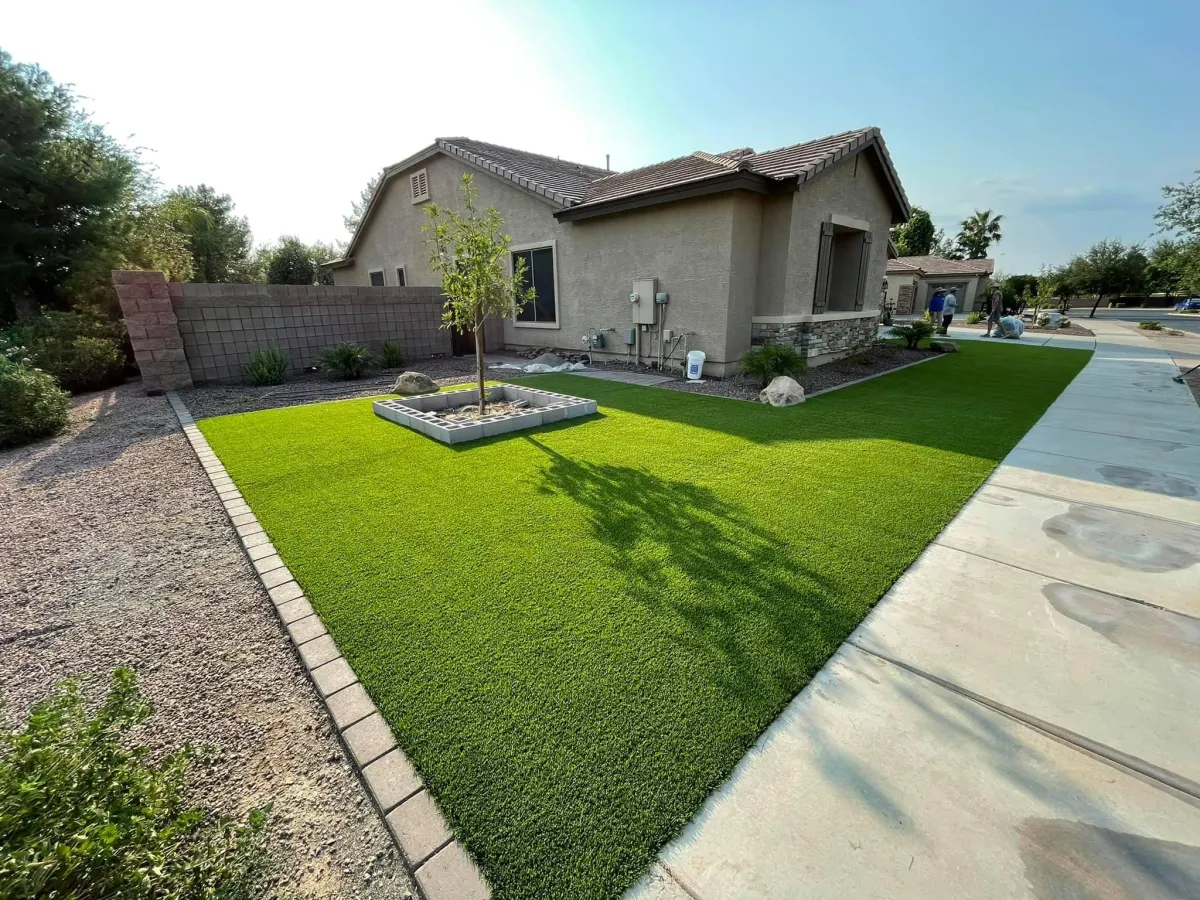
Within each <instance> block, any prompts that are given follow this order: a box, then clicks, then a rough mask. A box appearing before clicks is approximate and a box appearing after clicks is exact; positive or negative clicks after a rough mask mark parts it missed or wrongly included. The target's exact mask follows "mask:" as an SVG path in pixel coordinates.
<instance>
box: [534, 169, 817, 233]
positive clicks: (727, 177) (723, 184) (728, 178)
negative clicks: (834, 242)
mask: <svg viewBox="0 0 1200 900" xmlns="http://www.w3.org/2000/svg"><path fill="white" fill-rule="evenodd" d="M795 188H796V182H795V179H793V178H787V179H776V178H768V177H767V176H765V175H759V174H758V173H757V172H750V171H746V170H734V171H730V172H720V173H718V174H716V175H709V176H706V177H704V178H699V179H693V180H692V181H685V182H683V183H682V184H672V185H667V186H666V187H661V188H657V189H655V190H653V191H645V192H643V193H639V194H630V195H629V196H625V197H614V198H613V199H611V200H601V201H598V202H595V203H582V204H579V205H576V206H569V207H567V208H566V209H562V210H559V211H558V212H556V213H555V214H554V217H555V218H556V219H558V220H559V221H560V222H577V221H579V220H581V219H593V218H596V217H598V216H607V215H612V214H613V213H619V212H627V211H629V210H633V209H644V208H645V207H648V206H659V205H661V204H663V203H674V202H675V201H677V200H689V199H691V198H693V197H705V196H708V195H711V194H720V193H724V192H725V191H736V190H744V191H751V192H753V193H756V194H775V193H786V192H787V191H789V190H795Z"/></svg>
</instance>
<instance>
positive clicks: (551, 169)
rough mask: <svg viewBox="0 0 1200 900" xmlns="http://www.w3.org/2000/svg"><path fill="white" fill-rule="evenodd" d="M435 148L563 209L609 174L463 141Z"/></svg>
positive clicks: (454, 139) (449, 141)
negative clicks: (558, 204) (546, 198)
mask: <svg viewBox="0 0 1200 900" xmlns="http://www.w3.org/2000/svg"><path fill="white" fill-rule="evenodd" d="M437 146H438V147H439V148H440V149H442V150H444V151H445V152H446V153H449V154H450V155H452V156H457V157H459V158H461V159H464V160H466V161H467V162H470V163H472V164H474V165H476V166H479V167H480V168H482V169H486V170H488V171H490V172H493V173H495V174H497V175H500V176H502V177H504V178H507V179H508V180H509V181H513V182H516V183H517V184H519V185H521V186H522V187H524V188H526V189H528V190H532V191H534V192H535V193H538V194H542V195H543V196H546V197H549V198H550V199H552V200H555V201H557V202H558V203H560V204H561V205H563V206H570V205H572V204H575V203H578V202H579V201H580V200H582V199H583V197H584V196H585V195H586V194H587V192H588V189H589V188H590V187H591V185H592V183H593V182H594V181H596V179H598V178H603V177H605V176H606V175H611V174H612V173H611V172H609V171H607V170H606V169H600V168H597V167H596V166H586V165H584V164H583V163H575V162H570V161H568V160H565V159H556V158H555V157H553V156H542V155H541V154H540V153H527V152H526V151H524V150H515V149H513V148H512V147H501V146H500V145H499V144H488V143H485V142H484V141H474V140H471V139H470V138H464V137H451V138H438V139H437Z"/></svg>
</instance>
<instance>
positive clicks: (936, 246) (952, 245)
mask: <svg viewBox="0 0 1200 900" xmlns="http://www.w3.org/2000/svg"><path fill="white" fill-rule="evenodd" d="M929 255H930V256H936V257H939V258H941V259H962V258H963V252H962V248H961V247H959V246H958V244H957V242H955V241H954V239H953V238H949V237H946V232H945V231H943V230H942V229H941V228H938V229H935V230H934V232H933V242H932V243H931V244H930V246H929Z"/></svg>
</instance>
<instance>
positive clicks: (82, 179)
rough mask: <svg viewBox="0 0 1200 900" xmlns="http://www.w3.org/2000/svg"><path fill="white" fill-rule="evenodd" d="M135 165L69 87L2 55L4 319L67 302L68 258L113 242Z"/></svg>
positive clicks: (0, 285)
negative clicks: (83, 110)
mask: <svg viewBox="0 0 1200 900" xmlns="http://www.w3.org/2000/svg"><path fill="white" fill-rule="evenodd" d="M138 165H139V164H138V160H137V157H136V154H134V153H133V152H132V151H129V150H127V149H126V148H124V147H122V146H121V145H120V144H118V143H117V142H116V141H114V140H113V139H112V138H110V137H109V136H108V135H107V134H105V132H104V130H103V129H102V128H100V127H99V126H98V125H94V124H92V123H90V122H89V121H88V120H87V116H86V115H85V114H84V113H83V112H82V111H81V110H80V109H79V107H78V106H77V104H76V102H75V98H74V96H73V95H72V93H71V91H70V89H69V88H67V87H65V86H63V85H58V84H55V83H54V81H53V80H52V79H51V78H50V76H49V75H48V74H47V73H46V72H44V71H43V70H42V69H40V68H38V67H37V66H33V65H24V64H20V63H16V62H14V61H13V59H12V57H11V56H10V55H9V54H8V53H5V52H4V51H2V50H0V321H10V320H12V319H13V318H16V317H18V316H29V315H33V314H35V313H36V312H37V311H38V309H39V308H40V307H42V306H47V307H51V308H65V307H66V306H68V305H69V302H68V298H67V294H66V292H65V290H64V286H65V284H66V282H67V280H68V278H69V277H70V276H71V273H72V265H71V264H72V261H73V260H74V259H76V258H77V257H79V256H80V255H82V254H83V253H84V252H85V251H86V250H88V249H89V248H90V247H93V246H111V245H112V244H113V243H114V242H115V240H116V234H117V233H119V231H120V227H119V221H120V219H121V215H122V208H123V207H126V206H127V205H128V199H129V196H130V192H131V190H132V188H133V186H134V183H135V181H136V177H137V173H138Z"/></svg>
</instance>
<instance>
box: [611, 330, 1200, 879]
mask: <svg viewBox="0 0 1200 900" xmlns="http://www.w3.org/2000/svg"><path fill="white" fill-rule="evenodd" d="M1089 326H1091V327H1094V330H1096V332H1097V338H1096V340H1095V341H1094V342H1092V341H1090V340H1088V341H1085V342H1083V343H1084V346H1091V345H1092V344H1093V343H1094V345H1095V348H1096V353H1095V356H1094V357H1093V360H1092V362H1091V363H1090V364H1089V365H1088V366H1087V367H1086V368H1085V369H1084V370H1083V372H1082V373H1081V374H1080V375H1079V376H1078V377H1077V378H1076V379H1075V381H1074V382H1073V383H1072V384H1071V385H1070V386H1069V387H1068V388H1067V390H1066V391H1065V392H1064V393H1063V394H1062V396H1061V397H1060V398H1059V399H1058V401H1057V402H1055V403H1054V405H1053V406H1052V407H1051V408H1050V409H1049V410H1048V411H1047V413H1046V415H1045V416H1044V417H1043V419H1042V420H1041V421H1040V422H1039V423H1038V424H1037V425H1036V426H1034V428H1033V429H1032V430H1030V432H1029V433H1028V435H1026V437H1025V438H1024V439H1023V440H1022V441H1021V442H1020V444H1018V446H1017V447H1016V448H1015V449H1014V450H1013V451H1012V453H1011V454H1010V455H1009V456H1008V457H1007V458H1006V459H1005V460H1004V463H1003V464H1002V465H1001V466H1000V467H999V468H998V469H997V470H996V472H995V473H994V474H993V476H992V477H991V478H990V479H989V481H988V482H987V484H986V485H985V486H984V487H983V488H981V489H980V491H979V492H978V493H977V494H976V495H975V497H974V498H972V500H971V501H970V502H969V503H968V504H967V505H966V506H965V507H964V508H963V510H962V512H961V513H960V515H959V516H958V517H957V518H956V519H955V520H954V521H953V522H952V523H951V524H950V525H949V526H948V527H947V528H946V530H945V531H944V532H943V533H942V534H941V535H940V536H939V537H938V539H937V540H936V541H935V542H934V543H933V544H932V545H930V547H929V548H928V549H927V550H926V552H925V553H924V554H923V555H922V556H921V558H920V559H919V560H918V561H917V562H916V563H915V564H914V565H913V567H912V568H911V569H910V570H909V571H908V572H907V573H906V574H905V575H904V577H903V578H901V579H900V580H899V581H898V582H897V583H896V584H895V586H894V587H893V588H892V590H891V591H889V593H888V594H887V595H886V596H885V597H884V598H883V599H882V600H881V601H880V603H879V605H878V606H877V607H876V609H875V610H874V612H873V613H872V614H871V615H870V616H869V617H868V618H867V619H866V620H865V621H864V622H863V624H862V625H861V626H860V627H859V628H858V629H857V630H856V631H855V632H854V634H853V635H851V637H850V639H849V640H848V641H847V642H846V644H844V645H843V646H842V648H841V649H840V650H839V651H838V652H837V654H835V656H834V657H833V658H832V659H831V660H830V662H829V663H828V664H827V665H826V666H825V668H824V669H823V670H822V671H821V672H820V673H819V674H818V676H817V677H816V678H815V679H814V680H813V681H812V683H811V684H810V685H809V686H808V687H807V688H806V689H805V690H804V691H803V692H802V693H801V694H800V695H799V696H798V697H797V698H796V699H795V700H794V701H793V702H792V704H791V705H790V706H789V708H788V709H787V711H786V712H785V713H784V715H783V716H781V717H780V719H779V720H778V721H776V722H775V723H774V724H773V725H772V726H771V728H770V729H769V730H768V731H767V732H766V733H765V734H764V735H763V736H762V738H761V739H760V741H759V743H758V745H757V746H756V747H755V748H754V749H753V750H752V751H751V752H750V753H749V754H747V756H746V757H745V758H744V759H743V760H742V762H741V764H740V765H739V767H738V769H737V770H736V772H735V773H734V775H733V776H732V777H731V778H730V780H729V781H728V782H727V783H726V784H725V785H724V786H723V787H721V788H720V789H719V790H718V791H717V792H716V793H715V794H714V795H713V796H712V797H710V798H709V800H708V802H707V803H706V804H705V806H704V808H703V809H702V811H701V812H700V814H699V815H698V816H697V817H696V818H695V820H693V821H692V822H691V823H690V824H689V825H688V827H687V828H686V830H685V831H684V833H683V834H682V835H681V836H680V837H679V838H678V839H677V840H676V841H674V842H673V843H671V844H670V845H668V846H667V847H666V848H664V850H663V852H662V854H661V855H660V860H659V862H658V863H657V864H656V865H655V866H654V868H653V869H652V871H651V872H650V873H649V874H648V875H647V876H646V878H645V879H643V881H642V882H641V883H640V884H639V885H637V886H636V887H635V888H634V889H632V890H631V891H630V897H636V898H639V900H652V898H653V900H725V898H809V897H811V898H818V897H819V898H829V897H855V898H914V900H917V898H920V900H929V898H955V900H958V898H967V897H970V898H977V900H978V898H1036V900H1068V898H1070V900H1084V898H1097V900H1099V898H1104V900H1110V898H1119V897H1128V898H1138V900H1165V898H1195V897H1200V715H1197V713H1198V712H1200V407H1197V405H1196V403H1195V401H1194V400H1193V399H1192V396H1191V394H1190V393H1189V391H1188V389H1187V388H1186V387H1184V386H1181V385H1177V384H1174V383H1173V382H1172V381H1171V376H1172V375H1174V374H1176V372H1177V369H1176V368H1175V366H1174V365H1173V363H1172V360H1171V357H1170V355H1169V354H1168V353H1166V352H1165V351H1164V350H1162V349H1159V348H1157V347H1155V346H1154V345H1153V344H1152V343H1151V342H1150V341H1148V340H1146V339H1145V338H1143V337H1141V336H1139V335H1137V334H1132V333H1130V332H1129V331H1127V330H1125V329H1123V328H1121V326H1119V325H1116V324H1107V323H1103V322H1099V321H1098V322H1096V323H1095V325H1094V326H1093V325H1092V323H1089ZM955 337H958V338H961V339H971V338H972V337H973V336H972V335H969V334H956V335H955ZM1060 340H1065V339H1056V343H1059V342H1060ZM1012 352H1014V353H1021V352H1024V351H1023V350H1021V349H1020V346H1019V345H1017V346H1013V349H1012Z"/></svg>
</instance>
